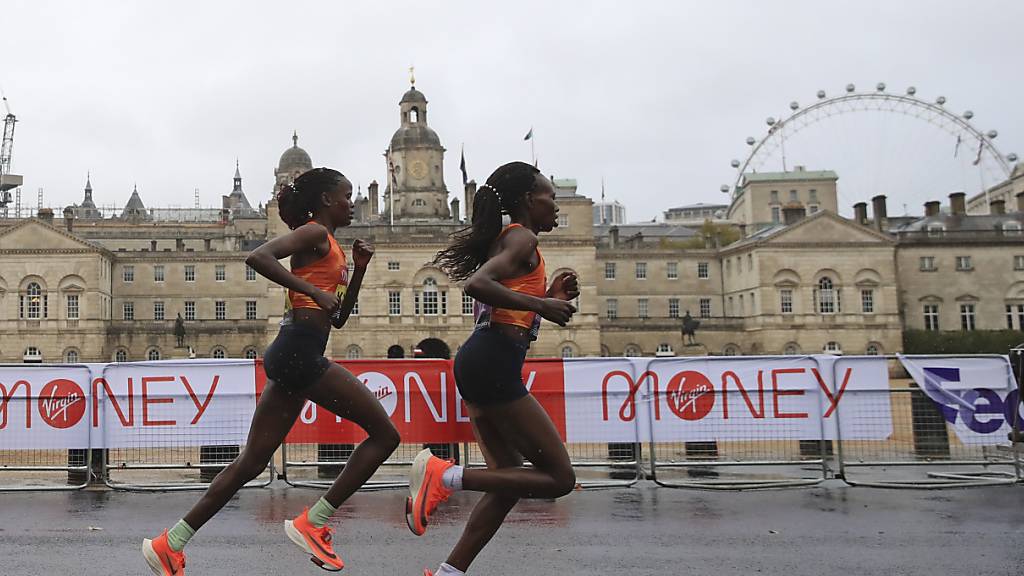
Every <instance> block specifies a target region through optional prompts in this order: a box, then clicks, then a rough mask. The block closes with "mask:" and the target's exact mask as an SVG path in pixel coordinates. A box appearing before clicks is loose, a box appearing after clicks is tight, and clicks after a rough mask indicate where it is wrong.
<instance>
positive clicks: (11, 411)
mask: <svg viewBox="0 0 1024 576" xmlns="http://www.w3.org/2000/svg"><path fill="white" fill-rule="evenodd" d="M91 381H92V378H91V374H90V370H89V367H87V366H38V365H36V366H33V365H31V364H15V365H9V366H0V450H10V449H14V450H29V449H51V448H87V447H88V446H89V434H90V430H89V419H88V418H86V412H87V408H88V390H89V383H90V382H91Z"/></svg>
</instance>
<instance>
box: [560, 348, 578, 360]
mask: <svg viewBox="0 0 1024 576" xmlns="http://www.w3.org/2000/svg"><path fill="white" fill-rule="evenodd" d="M575 357H576V351H575V350H573V348H572V346H569V345H566V346H562V358H575Z"/></svg>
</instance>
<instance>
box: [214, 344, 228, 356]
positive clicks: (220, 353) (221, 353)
mask: <svg viewBox="0 0 1024 576" xmlns="http://www.w3.org/2000/svg"><path fill="white" fill-rule="evenodd" d="M227 355H228V354H227V352H225V351H224V348H222V347H220V346H215V347H214V349H213V351H212V352H210V358H227Z"/></svg>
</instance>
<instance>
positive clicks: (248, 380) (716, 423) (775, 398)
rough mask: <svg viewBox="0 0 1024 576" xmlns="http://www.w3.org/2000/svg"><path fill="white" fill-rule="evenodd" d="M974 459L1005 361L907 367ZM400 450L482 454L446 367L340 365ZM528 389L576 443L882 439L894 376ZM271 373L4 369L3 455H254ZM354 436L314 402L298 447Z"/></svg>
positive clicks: (597, 369) (618, 369)
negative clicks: (221, 450)
mask: <svg viewBox="0 0 1024 576" xmlns="http://www.w3.org/2000/svg"><path fill="white" fill-rule="evenodd" d="M902 360H903V362H904V365H905V366H906V367H907V370H908V371H909V372H910V373H911V375H912V376H913V378H914V380H915V381H916V382H917V384H918V386H920V387H921V389H922V390H923V391H924V392H925V393H926V394H927V395H928V397H929V398H931V399H932V400H933V401H935V402H936V403H937V405H938V406H939V407H940V410H941V411H942V413H943V415H944V416H945V418H946V420H947V422H948V423H949V424H950V426H951V427H952V428H953V429H954V430H955V431H956V434H957V435H958V436H959V438H960V439H961V440H962V441H963V442H965V443H968V444H998V443H1003V442H1005V438H1006V435H1005V433H1006V431H1007V430H1009V428H1010V426H1011V425H1012V415H1013V408H1014V407H1016V406H1018V398H1019V396H1018V393H1017V387H1016V384H1015V383H1014V381H1013V378H1012V374H1011V373H1010V372H1009V364H1008V362H1007V361H1006V360H1005V358H941V359H939V358H934V357H933V358H928V357H906V358H903V359H902ZM340 364H342V365H343V366H344V367H346V368H347V369H348V370H349V371H350V372H351V373H352V374H353V375H354V376H355V377H356V378H357V379H358V380H359V381H360V382H361V383H362V384H363V385H364V386H366V387H367V389H368V390H369V391H370V392H371V393H372V394H373V395H374V396H375V397H376V398H377V400H378V401H379V402H380V403H381V405H382V406H383V407H384V410H385V411H386V412H387V413H388V415H389V416H390V417H391V420H392V422H394V424H395V426H396V427H397V428H398V431H399V433H400V434H401V435H402V438H403V440H404V441H405V442H411V443H428V442H429V443H447V442H464V441H472V440H473V433H472V428H471V426H470V424H469V414H468V411H467V407H466V404H465V402H463V400H462V398H461V396H460V395H459V392H458V389H457V388H456V386H455V379H454V376H453V374H452V368H451V362H450V361H447V360H354V361H345V362H341V363H340ZM523 382H524V383H525V384H526V386H527V388H528V389H529V390H530V392H531V393H532V395H533V396H534V397H535V398H536V399H537V400H538V402H539V403H540V404H541V406H542V407H543V408H544V409H545V410H546V411H547V412H548V414H549V415H550V416H551V419H552V421H553V422H554V423H555V426H556V428H557V429H558V431H559V433H560V435H561V436H562V438H563V439H564V440H565V441H566V442H569V443H577V442H633V441H635V440H637V439H639V440H640V441H642V442H646V441H649V440H651V439H652V438H654V439H656V440H657V441H659V442H679V441H712V440H750V441H757V440H787V439H788V440H817V439H828V440H831V439H836V438H839V437H841V438H844V439H850V440H885V439H887V438H889V437H890V436H891V435H892V433H893V415H892V410H893V408H892V403H891V394H890V384H889V378H888V366H887V361H886V360H885V359H884V358H874V357H835V356H802V357H801V356H773V357H707V358H665V359H661V358H580V359H565V360H562V359H549V360H529V361H527V363H526V365H525V366H524V368H523ZM265 386H266V375H265V374H264V372H263V365H262V363H261V362H259V361H252V360H188V361H176V360H171V361H160V362H138V363H119V364H117V363H115V364H89V365H68V366H42V365H30V364H19V365H9V366H0V450H19V449H63V448H87V447H90V446H91V447H94V448H124V447H136V446H138V447H143V446H146V447H184V446H197V445H239V444H244V442H245V437H246V435H247V434H248V430H249V424H250V422H251V420H252V415H253V411H254V409H255V406H256V402H257V400H258V398H259V395H260V394H261V393H262V391H263V389H264V387H265ZM363 438H365V433H363V431H362V430H361V429H360V428H359V427H358V426H356V425H355V424H354V423H352V422H349V421H347V420H345V419H343V418H340V417H338V416H337V415H335V414H333V413H331V412H329V411H328V410H325V409H324V408H322V407H320V406H317V405H315V404H313V403H307V404H306V406H305V407H304V409H303V410H302V412H301V414H300V416H299V419H298V420H297V421H296V423H295V426H294V427H293V428H292V430H291V432H290V434H289V435H288V437H287V439H286V442H289V443H302V444H309V443H328V444H333V443H337V444H345V443H358V442H360V441H361V440H362V439H363Z"/></svg>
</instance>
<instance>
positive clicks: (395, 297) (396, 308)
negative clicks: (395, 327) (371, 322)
mask: <svg viewBox="0 0 1024 576" xmlns="http://www.w3.org/2000/svg"><path fill="white" fill-rule="evenodd" d="M388 315H389V316H401V315H402V293H401V292H399V291H398V290H389V291H388Z"/></svg>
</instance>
